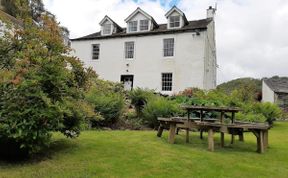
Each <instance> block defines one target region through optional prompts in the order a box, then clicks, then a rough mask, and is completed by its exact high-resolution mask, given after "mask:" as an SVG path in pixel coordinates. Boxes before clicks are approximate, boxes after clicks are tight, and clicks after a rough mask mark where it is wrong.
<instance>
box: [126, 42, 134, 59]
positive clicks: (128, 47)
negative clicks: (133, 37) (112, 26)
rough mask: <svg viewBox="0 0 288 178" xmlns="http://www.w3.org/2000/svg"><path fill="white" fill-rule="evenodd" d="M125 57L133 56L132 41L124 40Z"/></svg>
mask: <svg viewBox="0 0 288 178" xmlns="http://www.w3.org/2000/svg"><path fill="white" fill-rule="evenodd" d="M125 58H126V59H131V58H134V42H133V41H132V42H125Z"/></svg>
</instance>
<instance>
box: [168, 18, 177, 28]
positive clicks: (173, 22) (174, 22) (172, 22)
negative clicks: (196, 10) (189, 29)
mask: <svg viewBox="0 0 288 178" xmlns="http://www.w3.org/2000/svg"><path fill="white" fill-rule="evenodd" d="M169 24H170V28H176V27H180V16H171V17H170V22H169Z"/></svg>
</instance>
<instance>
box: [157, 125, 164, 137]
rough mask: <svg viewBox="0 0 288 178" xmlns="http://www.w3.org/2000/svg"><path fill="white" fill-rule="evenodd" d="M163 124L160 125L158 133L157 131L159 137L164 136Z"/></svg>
mask: <svg viewBox="0 0 288 178" xmlns="http://www.w3.org/2000/svg"><path fill="white" fill-rule="evenodd" d="M163 129H164V128H163V126H162V125H160V126H159V128H158V133H157V137H161V136H162V133H163Z"/></svg>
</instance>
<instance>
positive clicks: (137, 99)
mask: <svg viewBox="0 0 288 178" xmlns="http://www.w3.org/2000/svg"><path fill="white" fill-rule="evenodd" d="M128 96H129V99H130V100H131V104H132V105H133V106H134V107H135V109H136V113H137V116H138V117H141V116H142V114H143V113H142V110H143V108H144V106H145V104H146V103H147V101H148V100H149V99H150V98H152V97H155V94H154V91H153V90H148V89H141V88H136V89H134V90H132V91H131V92H129V94H128Z"/></svg>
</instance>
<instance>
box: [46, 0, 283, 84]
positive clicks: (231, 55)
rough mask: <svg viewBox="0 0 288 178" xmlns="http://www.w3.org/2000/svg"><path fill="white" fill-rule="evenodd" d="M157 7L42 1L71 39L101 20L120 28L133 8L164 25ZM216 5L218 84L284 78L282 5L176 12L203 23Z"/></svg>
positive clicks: (123, 0) (116, 1) (203, 4)
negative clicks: (66, 28) (251, 79)
mask: <svg viewBox="0 0 288 178" xmlns="http://www.w3.org/2000/svg"><path fill="white" fill-rule="evenodd" d="M160 1H161V2H163V0H156V1H148V0H138V3H135V2H134V1H132V0H44V3H45V5H46V7H47V8H48V10H50V11H51V12H52V13H54V14H56V16H57V17H58V20H59V21H60V22H61V24H62V25H64V26H66V27H68V28H69V30H70V31H71V37H72V38H74V37H79V36H84V35H87V34H90V33H94V32H96V31H98V30H99V22H100V21H101V20H102V18H103V17H104V16H105V15H108V16H110V17H111V18H112V19H113V20H114V21H116V22H117V23H118V24H119V25H121V26H123V27H125V23H124V19H125V18H126V17H127V16H128V15H129V14H130V13H132V12H133V11H134V10H135V9H136V8H137V6H140V7H141V8H142V9H143V10H145V11H147V12H148V13H149V14H150V15H152V16H153V17H154V18H155V20H156V21H157V22H158V23H165V21H166V19H165V17H164V14H165V12H166V11H167V10H168V8H169V7H168V4H169V2H170V1H168V0H166V2H167V3H166V5H165V7H163V6H161V5H160V4H161V3H160ZM216 1H217V4H218V10H217V15H216V35H217V41H216V42H217V57H218V64H219V66H220V68H219V70H218V83H221V82H224V81H227V80H231V79H235V78H238V77H259V78H261V77H270V76H273V75H286V76H288V70H287V69H288V59H287V58H288V33H287V32H286V31H287V30H286V29H288V1H287V0H273V1H272V0H193V1H192V0H181V1H180V3H179V5H178V7H179V8H180V9H182V10H183V11H184V12H185V13H186V16H187V18H188V19H189V20H194V19H200V18H205V17H206V11H205V10H206V9H207V7H208V6H210V5H213V6H214V4H215V2H216Z"/></svg>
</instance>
